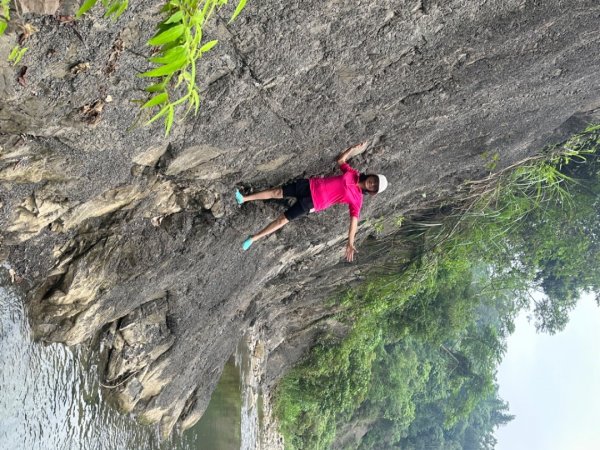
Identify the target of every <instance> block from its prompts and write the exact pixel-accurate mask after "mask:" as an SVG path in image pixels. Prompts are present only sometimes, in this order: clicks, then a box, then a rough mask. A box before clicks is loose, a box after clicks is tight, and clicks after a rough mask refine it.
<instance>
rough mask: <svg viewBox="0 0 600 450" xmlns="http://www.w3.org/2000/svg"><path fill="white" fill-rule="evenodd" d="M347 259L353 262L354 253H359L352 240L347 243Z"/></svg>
mask: <svg viewBox="0 0 600 450" xmlns="http://www.w3.org/2000/svg"><path fill="white" fill-rule="evenodd" d="M345 253H346V261H348V262H352V261H354V253H358V250H356V247H354V245H352V244H351V243H350V242H348V243H347V244H346V252H345Z"/></svg>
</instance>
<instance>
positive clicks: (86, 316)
mask: <svg viewBox="0 0 600 450" xmlns="http://www.w3.org/2000/svg"><path fill="white" fill-rule="evenodd" d="M162 3H163V2H162V1H158V0H156V1H148V0H145V1H139V2H132V5H131V6H130V8H129V10H128V11H127V12H126V13H125V14H124V15H123V16H122V18H121V19H120V20H119V21H117V22H112V21H110V20H103V19H102V18H101V17H100V11H94V13H93V14H92V15H90V16H89V17H86V18H84V19H82V20H80V21H79V22H76V23H75V24H74V25H70V24H67V25H65V24H61V23H60V21H58V20H57V19H55V18H53V17H37V18H36V17H34V18H32V23H33V25H35V26H36V27H37V28H38V29H39V32H37V33H35V34H34V35H32V36H31V37H30V39H29V41H28V43H27V45H28V47H29V51H28V52H27V54H26V55H25V57H24V59H23V61H22V65H26V66H27V67H28V70H27V73H26V83H25V86H22V85H21V84H19V83H17V74H18V70H19V68H13V67H11V66H9V65H8V64H6V63H5V61H6V56H7V54H8V52H9V51H10V48H11V47H12V45H14V36H12V35H8V36H5V37H3V38H0V133H1V134H0V146H1V148H0V204H1V205H2V206H1V214H0V229H1V230H2V231H1V232H0V233H1V237H2V245H3V248H2V249H1V250H0V254H1V255H4V256H5V257H6V258H7V259H8V262H9V263H10V264H11V266H12V267H13V268H14V269H15V270H16V272H17V274H18V275H19V276H20V277H22V278H23V279H24V280H25V283H26V287H27V289H28V291H29V306H30V312H31V320H32V325H33V329H34V331H35V332H36V335H37V336H38V337H39V338H40V339H43V340H48V341H59V342H66V343H68V344H77V343H80V342H84V341H89V340H91V339H92V338H93V337H95V336H97V335H98V333H100V332H101V330H103V329H106V328H108V329H111V330H113V332H114V333H115V335H114V336H113V339H111V338H110V336H105V337H104V338H103V342H105V345H106V346H107V350H108V351H112V353H111V355H113V357H112V362H109V365H110V366H109V367H108V372H107V373H109V374H110V376H109V378H111V379H112V380H113V381H114V382H115V383H116V384H117V386H116V387H114V389H116V390H117V391H118V392H117V395H120V396H121V399H125V400H124V401H123V402H122V406H123V407H124V408H125V409H131V410H132V411H133V412H134V413H136V414H139V415H142V416H144V417H145V418H146V419H147V420H150V421H154V422H158V423H160V425H161V429H162V431H163V433H169V432H171V430H172V429H173V428H174V427H175V426H177V425H178V424H180V425H183V426H185V427H188V426H191V425H192V424H193V423H194V422H195V421H196V420H197V418H198V417H200V415H201V414H202V412H203V411H204V408H206V405H207V403H208V400H209V397H210V394H211V392H212V390H213V389H214V386H215V384H216V382H217V380H218V378H219V375H220V373H221V370H222V367H223V365H224V364H225V362H226V360H227V359H228V358H229V356H230V354H231V353H232V351H233V349H234V347H235V345H236V343H237V342H238V340H239V339H240V337H241V336H242V335H243V334H244V333H245V332H246V331H247V330H248V329H249V328H252V329H253V331H254V333H255V335H257V336H259V338H260V339H261V340H262V341H263V342H264V348H265V355H266V357H265V359H266V361H267V367H266V369H267V370H266V372H265V375H264V379H263V383H264V387H265V388H266V389H268V388H269V386H271V384H272V383H273V382H275V381H276V380H277V379H278V377H280V376H281V375H282V374H283V373H284V372H285V371H286V370H287V369H289V367H290V366H291V365H292V364H294V363H295V362H296V361H297V359H298V358H299V357H300V356H301V355H302V352H303V351H304V350H305V349H306V348H307V346H309V345H310V344H311V342H312V339H314V336H315V335H316V333H318V332H319V331H320V330H321V331H322V330H324V329H325V328H330V329H332V330H334V331H335V332H337V333H340V334H343V333H344V331H345V327H344V326H342V325H340V324H338V323H336V322H335V321H333V320H331V319H327V318H328V317H330V316H331V315H332V314H333V312H335V309H332V307H331V306H328V304H327V303H326V302H324V299H325V298H326V297H327V296H330V295H332V294H333V293H334V292H336V290H337V289H339V287H346V286H348V284H349V283H350V282H351V281H352V280H357V279H360V277H361V276H362V274H363V273H364V272H365V271H366V270H367V269H368V268H369V267H370V266H371V265H372V264H373V263H376V262H378V261H380V260H377V259H376V258H378V256H377V255H376V254H375V253H374V252H372V251H368V250H367V249H366V246H365V245H363V246H362V247H361V248H365V251H362V252H361V253H359V258H358V262H357V264H354V265H350V264H346V263H344V262H342V261H341V256H342V249H343V238H344V235H345V233H346V227H347V218H346V217H347V212H346V211H345V210H344V208H341V207H339V208H332V209H331V210H330V211H327V212H324V213H321V214H318V215H313V216H310V217H309V218H305V219H303V220H301V221H299V222H297V223H293V224H291V225H288V226H287V227H286V228H285V229H283V230H282V231H281V232H278V233H277V234H276V235H275V236H272V237H270V238H268V239H266V240H265V241H264V242H261V243H260V244H258V245H255V246H253V247H252V249H251V250H250V251H248V252H242V251H241V248H240V246H241V242H242V241H243V239H244V238H245V237H246V236H247V235H248V234H250V233H252V232H255V231H257V230H258V229H260V228H261V227H262V226H263V225H264V224H266V223H267V222H268V221H269V220H272V219H273V218H275V217H276V216H277V215H278V214H280V212H281V211H282V210H283V206H282V204H281V202H265V203H254V204H247V205H244V206H243V207H242V208H239V207H237V205H235V202H234V200H233V197H232V194H233V192H234V189H235V187H236V186H239V187H241V188H243V189H244V190H246V191H248V190H250V189H254V190H256V189H261V188H265V187H267V186H271V185H279V184H281V183H282V182H284V181H286V180H289V179H292V178H295V177H299V176H314V175H324V174H328V173H330V172H332V171H333V170H334V164H333V159H334V156H335V155H336V154H337V152H338V151H339V150H341V149H342V148H343V147H345V146H347V145H349V144H353V143H356V142H359V141H361V140H364V139H369V140H370V141H371V144H372V145H371V148H370V149H369V150H368V151H367V152H365V153H364V154H363V155H361V156H359V157H357V158H355V160H353V163H354V164H356V165H357V166H358V167H359V168H361V169H363V170H366V169H369V170H373V171H377V172H380V171H383V172H385V173H386V174H388V178H389V180H390V182H391V186H390V188H389V189H388V191H386V192H385V194H383V195H382V196H381V197H380V198H370V199H367V200H366V202H365V207H364V210H363V218H379V217H382V216H383V217H393V216H395V215H397V214H406V213H407V212H409V211H411V210H413V209H415V208H416V207H419V206H424V204H425V203H429V202H431V203H435V202H437V201H438V200H439V199H441V198H443V197H446V196H448V195H451V194H452V192H454V191H455V190H456V189H457V187H458V185H459V184H460V183H461V182H462V181H463V180H465V179H474V178H477V177H481V176H483V175H485V174H486V169H485V166H486V164H487V163H488V161H486V160H485V158H483V157H482V155H484V154H486V152H487V154H495V153H498V155H499V158H500V161H499V165H498V168H502V167H505V166H508V165H510V164H512V163H514V162H516V161H518V160H519V159H521V158H524V157H527V156H529V155H531V154H532V153H534V152H536V151H538V150H539V149H540V148H541V147H542V146H544V145H545V144H547V143H550V142H556V141H559V140H560V139H562V138H564V137H565V136H566V135H568V134H569V133H570V132H573V131H575V130H577V129H578V128H581V127H582V126H584V125H585V123H586V121H587V120H591V119H592V118H595V120H598V110H599V108H600V92H599V88H598V86H600V72H599V71H598V66H599V62H600V54H599V52H598V51H597V49H598V48H599V44H600V34H599V33H598V17H599V15H600V5H599V4H598V2H597V1H595V0H588V1H574V2H569V3H566V2H563V1H559V0H548V1H545V2H533V1H523V0H476V1H465V0H454V1H445V0H444V1H435V0H431V1H397V0H394V1H392V0H381V1H378V2H372V1H358V0H357V1H354V2H342V1H328V2H323V1H318V0H307V1H304V2H300V3H298V2H289V1H283V0H266V1H260V2H258V1H256V2H249V3H248V6H247V9H246V10H245V11H244V13H243V14H242V16H240V18H239V20H237V21H236V22H235V23H234V24H231V25H229V24H227V21H226V20H225V19H226V18H227V16H228V14H223V17H224V18H225V19H220V18H219V19H218V20H216V22H215V23H214V25H213V26H212V27H211V28H210V29H209V30H207V38H218V39H219V40H220V43H219V46H217V47H216V48H215V49H214V51H212V52H211V53H210V54H209V55H207V56H206V57H205V58H204V59H203V60H202V61H201V65H200V68H199V73H198V82H199V83H201V84H202V85H203V86H204V87H205V89H204V93H203V103H202V107H201V110H200V112H199V114H198V116H197V117H195V118H193V119H188V120H187V121H186V122H184V123H182V124H176V126H175V128H174V132H173V133H172V135H171V136H170V137H168V138H165V137H163V131H162V129H161V128H160V125H159V124H157V125H155V126H153V127H151V128H143V127H139V126H133V127H132V124H137V123H138V114H139V111H138V110H137V109H136V107H135V103H133V101H134V100H137V99H140V98H142V97H143V95H144V94H143V91H142V89H143V87H144V81H143V80H141V79H139V78H137V77H135V74H136V73H138V72H141V71H143V70H146V69H147V68H148V63H147V61H146V57H147V55H148V54H149V49H148V48H147V47H146V46H145V44H144V43H145V41H146V40H147V39H148V37H150V35H151V34H152V32H153V29H154V25H155V23H156V21H157V17H158V16H157V11H158V9H159V7H160V5H161V4H162ZM230 7H232V5H230ZM228 13H229V12H228ZM80 63H84V65H85V63H88V64H89V68H87V70H84V71H73V70H71V68H73V67H74V66H77V65H78V64H80ZM78 67H84V66H78ZM85 67H87V66H85ZM109 100H112V101H109ZM369 223H372V221H371V222H365V221H363V222H362V223H361V228H360V231H359V241H360V239H362V238H364V237H365V236H366V235H367V234H368V233H369V230H370V228H369V227H370V226H369ZM388 232H390V231H389V230H388V229H387V228H386V229H385V231H384V234H385V233H388ZM359 246H360V244H359ZM165 293H166V294H165ZM157 299H166V300H163V301H162V303H161V305H163V306H164V308H166V309H163V311H168V315H166V313H165V315H164V316H161V315H160V314H159V315H158V316H156V317H159V318H160V317H164V321H163V322H164V325H156V324H154V325H152V324H147V323H146V322H145V319H144V317H149V316H152V314H150V313H148V314H146V313H144V314H142V313H141V312H142V311H144V308H145V305H153V304H154V303H152V302H156V300H157ZM149 302H150V303H149ZM159 309H160V308H159ZM136 311H137V312H136ZM167 319H168V320H167ZM125 320H133V322H135V321H138V322H139V323H138V325H132V327H137V328H132V330H135V332H134V331H132V333H133V335H130V333H129V332H127V331H126V329H122V328H121V325H122V324H123V323H124V322H123V321H125ZM160 320H162V319H160ZM159 322H160V321H159ZM163 322H160V323H163ZM117 334H118V337H116V336H117ZM144 336H148V342H149V344H148V345H147V346H142V345H138V344H139V340H140V339H142V340H143V339H145V338H143V337H144ZM136 342H137V344H136ZM109 361H110V360H109ZM114 389H113V390H114Z"/></svg>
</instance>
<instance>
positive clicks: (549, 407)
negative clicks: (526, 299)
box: [495, 296, 600, 450]
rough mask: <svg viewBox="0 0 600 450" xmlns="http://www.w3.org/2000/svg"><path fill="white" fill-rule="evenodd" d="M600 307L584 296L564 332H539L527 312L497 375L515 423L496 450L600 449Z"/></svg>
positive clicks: (498, 435) (500, 438)
mask: <svg viewBox="0 0 600 450" xmlns="http://www.w3.org/2000/svg"><path fill="white" fill-rule="evenodd" d="M599 346H600V308H599V307H598V306H597V305H596V303H595V301H594V300H593V298H592V297H591V296H584V297H583V298H582V299H581V300H580V301H579V303H578V305H577V307H576V309H575V310H574V311H573V312H572V313H571V315H570V320H569V323H568V324H567V326H566V328H565V330H564V331H562V332H561V333H558V334H555V335H553V336H550V335H548V334H538V333H536V332H535V327H534V325H533V323H529V322H528V321H527V313H526V312H524V313H522V314H521V316H519V317H518V319H517V321H516V330H515V333H514V334H513V335H512V336H510V337H509V339H508V350H507V353H506V356H505V358H504V360H503V361H502V364H501V365H500V367H499V370H498V384H499V385H500V397H501V398H503V399H504V400H505V401H508V403H509V405H510V413H511V414H513V415H515V416H516V417H515V419H514V420H513V421H512V422H510V423H509V424H508V425H506V426H504V427H501V428H500V429H498V430H496V433H495V435H496V438H497V439H498V444H497V446H496V450H598V449H600V351H599V349H600V347H599Z"/></svg>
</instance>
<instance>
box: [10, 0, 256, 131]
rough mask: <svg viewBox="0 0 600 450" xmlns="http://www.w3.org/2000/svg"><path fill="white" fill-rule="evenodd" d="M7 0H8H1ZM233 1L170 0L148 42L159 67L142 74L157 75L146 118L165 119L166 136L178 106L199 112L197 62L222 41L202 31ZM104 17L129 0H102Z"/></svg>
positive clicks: (90, 2) (91, 0) (84, 8)
mask: <svg viewBox="0 0 600 450" xmlns="http://www.w3.org/2000/svg"><path fill="white" fill-rule="evenodd" d="M1 1H5V0H1ZM228 1H229V0H169V1H167V2H166V4H165V5H164V7H163V8H162V12H163V14H164V15H165V19H164V20H163V21H162V22H160V23H159V24H158V26H157V31H156V33H155V35H154V36H153V37H152V38H151V39H150V40H149V41H148V45H149V46H150V47H155V48H156V47H157V51H156V52H155V55H156V56H152V57H151V58H149V61H150V62H151V63H153V64H156V65H157V67H155V68H153V69H151V70H148V71H146V72H143V73H141V74H140V75H139V76H140V77H142V78H156V79H157V80H154V81H153V82H152V84H150V85H149V86H148V87H147V88H146V92H148V93H150V94H153V95H152V97H151V98H150V99H148V100H147V101H145V102H142V106H141V108H142V109H154V110H155V112H154V115H153V116H152V117H151V118H150V119H149V120H147V121H146V125H150V124H152V123H153V122H155V121H157V120H158V119H163V121H164V126H165V135H168V134H169V132H170V131H171V127H172V126H173V122H174V120H175V112H176V110H177V109H178V107H180V106H183V107H187V108H186V109H185V113H184V117H185V116H186V115H187V114H189V113H190V112H191V111H193V112H194V114H196V113H197V112H198V108H199V107H200V90H199V88H198V85H197V83H196V64H197V61H198V60H199V59H200V58H201V57H202V56H203V55H204V54H205V53H207V52H209V51H210V50H211V49H212V48H213V47H214V46H215V45H217V43H218V41H216V40H211V41H208V42H205V41H204V40H203V34H202V30H203V27H204V25H205V24H206V23H207V21H208V20H209V19H210V18H211V16H212V15H213V13H215V12H216V11H217V10H218V9H219V8H221V7H222V6H224V5H226V4H227V3H228ZM97 2H98V0H86V1H85V2H84V3H83V4H82V5H81V7H80V8H79V10H78V11H77V14H76V17H77V18H79V17H81V16H83V15H84V14H85V13H87V12H88V11H89V10H90V9H91V8H92V7H94V6H95V5H96V3H97ZM101 2H102V5H103V6H104V9H105V14H104V17H112V18H113V19H117V18H118V17H119V16H120V15H121V14H123V12H124V11H125V9H126V8H127V6H128V0H101ZM245 6H246V0H240V1H239V2H238V4H237V6H236V9H235V11H234V12H233V14H232V16H231V19H230V20H229V22H230V23H231V22H232V21H233V20H235V19H236V17H238V15H239V14H240V13H241V12H242V10H243V9H244V7H245Z"/></svg>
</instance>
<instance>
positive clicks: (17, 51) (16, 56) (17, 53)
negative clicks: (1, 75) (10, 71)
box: [8, 45, 28, 66]
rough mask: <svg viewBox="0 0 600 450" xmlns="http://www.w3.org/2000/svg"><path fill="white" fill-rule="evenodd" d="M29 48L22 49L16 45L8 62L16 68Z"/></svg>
mask: <svg viewBox="0 0 600 450" xmlns="http://www.w3.org/2000/svg"><path fill="white" fill-rule="evenodd" d="M27 50H28V48H27V47H21V46H20V45H15V46H14V47H13V49H12V50H11V52H10V54H9V55H8V62H10V63H12V65H13V66H16V65H17V64H19V62H20V61H21V58H23V55H25V52H27Z"/></svg>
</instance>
